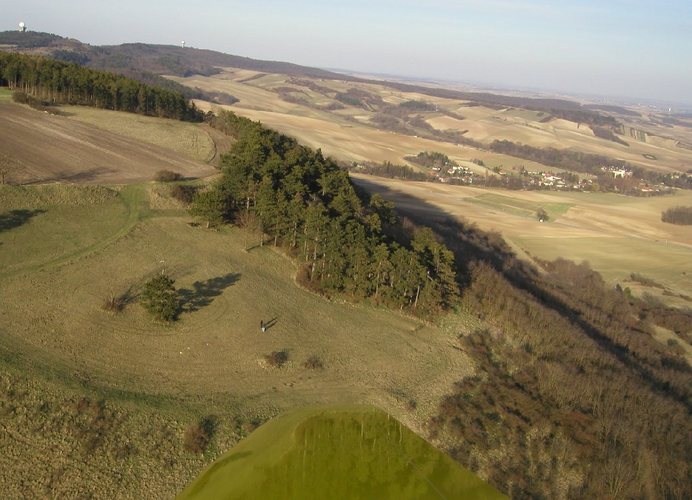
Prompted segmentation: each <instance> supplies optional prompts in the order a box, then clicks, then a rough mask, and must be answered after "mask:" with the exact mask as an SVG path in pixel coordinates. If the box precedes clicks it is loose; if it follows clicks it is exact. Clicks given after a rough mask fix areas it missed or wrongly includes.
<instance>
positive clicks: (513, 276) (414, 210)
mask: <svg viewBox="0 0 692 500" xmlns="http://www.w3.org/2000/svg"><path fill="white" fill-rule="evenodd" d="M351 180H352V181H353V182H354V184H356V185H357V186H358V187H360V188H362V189H365V190H366V191H368V192H369V193H379V194H380V195H381V196H382V197H383V198H385V199H387V200H390V201H393V202H395V203H396V210H397V212H399V213H400V214H401V215H403V216H405V217H407V218H409V219H410V220H412V221H413V222H415V223H417V224H420V225H424V226H429V227H431V228H432V229H433V230H435V231H436V232H437V234H438V235H439V236H440V237H442V239H443V240H444V243H445V244H446V245H447V247H448V248H449V249H450V250H451V251H452V252H453V253H454V260H455V264H456V266H457V279H458V282H459V285H460V287H461V288H462V290H463V289H464V287H465V286H467V285H468V284H469V283H470V280H471V273H470V269H469V264H470V263H471V262H472V261H473V260H480V261H483V262H485V263H487V264H489V265H490V266H491V267H493V268H494V269H495V270H496V271H497V272H498V273H500V274H501V275H502V276H504V278H505V279H506V280H507V281H508V282H509V283H510V284H511V285H513V286H514V287H516V288H518V289H520V290H523V291H525V292H528V293H529V294H530V295H531V296H532V297H533V298H534V299H536V300H537V301H538V302H539V303H541V304H542V305H544V306H545V307H547V308H549V309H552V310H553V311H554V312H556V313H557V314H559V315H560V316H562V317H564V318H567V319H568V320H570V321H571V322H572V323H573V324H574V325H576V326H578V327H579V329H580V330H581V331H583V332H584V334H585V335H586V336H587V337H589V338H590V339H592V340H593V341H594V342H596V344H598V345H599V346H600V347H601V348H602V349H603V350H604V351H605V352H607V353H609V354H610V355H611V356H613V357H614V358H615V359H617V360H618V361H619V362H620V363H621V364H622V365H623V366H625V367H627V368H628V369H630V370H632V371H633V372H634V373H636V374H637V375H638V376H639V377H641V379H642V380H643V381H644V382H645V383H646V384H647V385H649V387H651V389H653V390H654V391H655V392H658V393H659V394H661V395H664V396H666V397H669V398H672V399H674V400H675V401H677V402H679V403H681V404H682V405H684V406H685V407H686V409H687V411H688V412H690V411H692V402H690V400H689V399H688V397H687V394H684V393H681V392H680V391H679V390H677V389H675V388H674V387H671V386H670V384H669V383H668V382H667V381H665V380H661V379H660V378H659V377H657V376H656V374H655V373H654V372H653V371H652V370H651V369H650V368H649V367H647V366H646V361H645V360H643V359H638V358H637V353H635V352H632V351H631V350H630V349H628V348H627V346H624V345H622V344H620V343H618V342H616V341H615V340H614V339H612V338H611V337H610V336H609V335H608V333H607V332H606V331H605V330H602V329H601V328H599V326H597V325H595V324H594V323H592V322H590V321H589V320H587V319H586V318H583V317H582V312H581V311H579V310H578V309H577V308H575V307H573V306H571V305H570V304H568V303H567V302H565V301H564V300H563V299H562V298H561V297H559V296H558V295H557V294H556V293H554V291H553V290H551V287H550V285H549V284H548V283H545V281H544V280H543V279H542V278H541V275H540V273H539V272H538V270H537V269H536V268H535V266H533V265H531V264H529V263H527V262H525V261H522V260H520V259H519V258H517V256H516V255H515V254H514V252H513V251H512V250H511V249H510V248H509V246H508V245H507V244H506V242H505V241H504V240H503V239H502V236H501V235H499V234H498V233H489V232H484V231H481V230H479V229H478V228H476V227H475V226H474V225H473V224H468V223H465V222H462V221H460V220H459V219H458V218H456V217H455V216H453V215H452V214H449V213H448V212H445V211H444V210H442V209H440V208H438V207H436V206H434V205H432V204H430V203H428V202H426V201H424V200H421V199H419V198H416V197H414V196H411V195H408V194H404V193H401V192H398V191H394V190H392V189H390V188H388V187H387V186H383V185H381V184H378V183H376V182H373V181H369V180H365V179H354V178H351ZM597 306H598V305H597V304H593V305H591V307H597ZM683 371H689V367H685V369H684V370H683Z"/></svg>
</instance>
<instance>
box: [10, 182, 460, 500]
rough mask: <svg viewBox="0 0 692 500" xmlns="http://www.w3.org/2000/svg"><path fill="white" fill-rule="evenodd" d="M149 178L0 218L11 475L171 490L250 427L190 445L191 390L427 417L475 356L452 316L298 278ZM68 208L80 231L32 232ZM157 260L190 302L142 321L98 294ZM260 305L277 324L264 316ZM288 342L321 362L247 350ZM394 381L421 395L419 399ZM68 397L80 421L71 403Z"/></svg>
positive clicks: (58, 226)
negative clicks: (206, 222)
mask: <svg viewBox="0 0 692 500" xmlns="http://www.w3.org/2000/svg"><path fill="white" fill-rule="evenodd" d="M23 189H29V190H30V189H34V188H23ZM41 189H43V188H41ZM41 189H39V191H40V190H41ZM70 189H72V188H70ZM85 190H86V192H87V193H89V192H90V188H86V189H85ZM146 194H147V190H146V189H145V186H130V187H129V188H127V189H126V190H125V192H124V193H121V195H120V196H119V197H118V198H117V199H116V201H115V202H107V203H105V204H98V203H95V204H93V205H86V206H83V207H79V206H77V207H66V208H69V209H71V210H76V212H74V213H73V214H72V215H71V216H70V217H68V216H67V215H65V214H63V212H60V210H61V207H60V206H53V205H46V206H45V210H46V212H45V214H42V216H45V217H47V218H49V219H46V220H45V221H43V223H41V224H39V222H40V221H39V220H38V219H34V220H33V221H31V222H30V223H27V224H25V225H23V226H21V227H17V228H13V229H10V230H7V231H3V232H1V233H0V260H2V261H3V263H5V262H8V257H9V258H10V259H15V257H12V255H15V254H16V256H17V257H16V260H10V261H9V262H12V263H13V264H12V266H11V268H10V269H9V270H8V269H7V268H5V274H3V277H2V280H1V281H0V302H1V303H2V304H3V314H2V315H1V316H0V330H1V331H2V332H3V340H2V342H1V343H0V379H2V377H5V375H4V374H5V373H6V371H7V370H14V369H15V368H13V367H15V366H16V368H17V369H18V370H21V372H22V373H23V374H24V375H23V377H25V379H26V380H25V382H22V383H19V382H17V381H16V380H15V379H16V377H14V376H12V377H10V376H9V375H8V376H7V377H9V378H7V377H5V379H6V380H7V382H6V383H5V385H3V390H4V391H5V392H4V393H2V394H0V397H2V398H3V400H2V405H0V410H1V411H10V412H11V413H10V414H3V437H2V438H0V440H4V441H1V442H2V443H3V450H4V453H3V458H1V459H0V466H2V467H0V468H1V469H2V473H0V474H1V475H2V477H0V482H2V484H3V485H4V486H5V487H6V491H10V492H18V491H19V489H20V488H21V491H22V492H23V493H22V494H28V495H30V496H43V495H45V494H46V492H48V491H50V492H51V494H64V495H66V496H75V495H77V494H86V493H89V494H93V495H94V496H98V497H103V496H113V495H114V492H115V491H127V492H135V491H137V492H142V494H144V495H145V496H149V497H152V496H172V495H173V494H174V493H175V492H177V491H179V490H180V488H181V487H182V485H183V484H185V483H186V482H188V481H189V480H190V479H191V477H192V475H194V473H195V471H196V470H199V468H200V467H201V464H202V463H208V460H211V459H213V458H214V457H215V456H217V454H218V452H219V451H223V450H225V449H227V448H228V447H229V446H230V444H229V443H230V442H231V441H233V440H234V439H237V436H238V434H237V432H240V433H242V432H244V431H243V430H242V429H240V430H238V429H236V427H237V425H236V424H235V423H231V422H229V421H226V420H223V419H222V420H221V421H220V422H219V427H218V428H217V432H216V433H215V434H214V435H215V436H217V437H214V438H212V439H211V440H208V441H206V445H207V446H206V450H207V451H206V452H205V454H204V457H201V456H200V455H197V454H196V453H197V451H195V452H194V453H195V455H190V454H189V452H186V451H185V443H186V441H188V442H189V443H188V444H189V446H187V448H188V449H194V450H202V449H203V448H204V446H197V445H198V444H200V443H201V441H200V439H199V438H200V436H202V434H201V433H199V432H195V431H194V429H193V431H187V432H188V434H189V435H188V437H187V438H186V430H185V429H187V428H191V427H194V425H195V424H194V422H199V414H197V413H196V412H197V409H196V408H206V409H205V410H204V412H205V413H203V414H208V412H209V411H215V412H218V413H219V414H224V415H231V416H233V415H240V416H241V419H242V420H243V421H251V422H255V421H256V420H257V419H258V418H259V419H260V420H266V419H267V418H268V417H270V416H272V415H274V414H276V412H277V411H278V409H286V408H292V407H295V406H300V405H308V404H323V403H336V402H359V403H370V404H375V405H377V406H379V407H382V408H384V409H386V410H387V411H389V412H391V413H392V414H393V415H395V416H397V417H398V418H400V419H401V420H402V421H405V422H406V423H407V425H409V426H411V427H412V428H415V429H418V430H419V431H420V430H421V429H422V425H423V422H424V421H425V419H426V418H427V417H428V416H430V415H431V414H432V412H433V411H434V410H435V407H436V405H437V402H438V401H439V399H440V398H441V397H442V396H443V395H444V394H446V393H447V392H448V391H449V390H450V389H451V387H452V385H453V382H454V380H456V378H457V377H458V376H460V374H464V373H466V374H469V373H471V370H472V369H471V367H470V366H469V365H468V362H467V358H466V356H465V355H464V353H462V352H460V351H458V350H456V349H454V348H453V347H451V345H452V340H453V338H454V333H452V332H447V331H442V330H438V329H436V328H433V327H430V326H426V325H423V324H420V323H419V322H417V321H415V320H412V319H409V318H404V317H401V316H399V315H397V314H393V313H392V312H390V311H384V310H376V309H371V308H368V307H354V306H351V305H347V304H339V303H334V302H329V301H327V300H325V299H323V298H321V297H318V296H316V295H314V294H312V293H309V292H307V291H305V290H303V289H301V288H299V287H298V286H296V284H295V282H294V280H293V273H294V269H293V267H292V265H291V264H290V261H288V260H287V259H286V258H285V257H284V256H282V255H281V254H280V253H278V252H276V251H275V250H274V249H272V248H271V247H269V246H264V247H258V248H255V249H253V250H251V251H249V252H246V251H244V245H245V236H244V234H243V233H242V232H241V231H240V230H238V229H223V230H221V231H207V230H204V229H202V228H200V227H191V226H189V225H188V224H187V222H188V220H189V219H188V217H187V216H186V213H185V212H184V211H182V210H180V211H171V210H168V211H166V212H158V211H150V210H149V209H148V207H147V205H146V198H144V199H141V198H140V197H141V196H145V195H146ZM29 198H31V197H29ZM118 207H120V208H118ZM114 209H117V210H123V212H122V215H121V217H120V219H118V218H117V217H113V212H112V211H111V210H114ZM61 214H62V215H61ZM163 214H165V216H164V215H163ZM73 219H74V220H78V221H79V228H80V231H75V232H73V233H70V236H69V238H66V237H65V235H66V234H67V233H65V232H63V233H62V235H63V237H62V238H57V237H56V238H55V239H52V240H51V239H50V238H48V239H47V241H46V242H44V243H41V237H45V234H44V231H45V230H46V228H48V227H54V228H55V231H56V234H58V233H60V231H64V230H65V227H66V226H67V225H69V221H70V220H73ZM104 219H114V220H115V222H114V223H113V224H112V225H111V226H108V225H104V224H103V220H104ZM34 222H35V224H34ZM106 229H107V230H106ZM39 236H40V237H39ZM10 241H11V242H12V244H11V245H9V244H8V243H9V242H10ZM10 249H12V252H11V253H9V254H8V250H10ZM49 249H50V250H49ZM20 256H21V258H20ZM162 267H163V268H165V269H166V271H167V272H168V273H169V274H171V275H172V276H173V277H174V278H175V279H176V288H177V289H178V290H179V291H180V292H181V297H182V300H183V301H184V303H185V307H184V312H183V313H182V314H181V317H180V320H179V321H178V322H176V323H175V324H173V325H161V324H156V323H153V322H152V321H151V319H150V318H149V316H148V315H147V314H146V313H145V312H144V311H143V310H142V308H140V307H124V308H123V309H122V310H121V311H120V312H119V313H118V314H110V313H108V312H107V311H104V310H103V308H102V306H103V299H104V297H108V296H109V294H110V293H111V291H121V290H128V289H131V288H132V287H134V288H136V287H137V286H138V285H141V283H143V282H144V281H146V279H147V278H148V277H149V276H151V273H153V272H157V271H158V270H159V269H161V268H162ZM119 296H120V295H118V294H117V293H113V297H114V298H117V297H119ZM118 302H119V300H118ZM262 318H264V319H266V318H272V322H271V324H272V326H271V327H270V328H269V329H268V330H267V331H266V332H265V333H263V334H260V333H258V328H257V324H258V322H259V320H260V319H262ZM282 351H283V352H286V353H290V357H291V359H300V360H303V359H309V358H310V357H311V356H312V355H314V353H316V352H318V353H320V357H319V362H320V363H321V364H322V369H321V370H320V373H319V377H315V376H314V373H315V372H313V371H312V370H310V371H306V370H305V368H304V367H303V365H302V363H301V364H299V363H290V362H288V363H284V364H283V367H282V369H281V370H274V369H271V370H268V369H266V368H264V367H262V366H261V365H260V364H258V363H257V359H261V358H262V356H263V354H264V353H273V352H276V353H280V352H282ZM278 356H279V355H277V360H279V358H278ZM279 361H280V360H279ZM284 361H285V359H284ZM8 363H9V365H8ZM311 366H314V367H317V366H318V363H317V361H315V362H314V363H312V365H311ZM5 379H2V380H5ZM45 380H51V381H52V382H51V384H53V385H52V386H51V387H50V388H47V387H46V386H45V384H46V383H47V382H45V383H44V381H45ZM3 383H4V382H3ZM392 387H397V388H401V390H402V391H404V392H405V393H406V394H408V395H410V396H409V397H410V398H415V399H416V401H418V407H417V409H416V411H415V412H410V411H407V410H406V408H405V401H403V400H401V399H400V398H399V397H398V396H396V395H395V394H393V393H392V390H391V388H392ZM17 391H20V392H21V391H25V392H24V393H22V395H21V397H19V396H18V395H17ZM85 392H86V394H85ZM72 394H74V401H75V403H74V404H73V403H66V404H67V406H65V409H61V408H62V405H63V403H62V401H72V398H73V397H72V396H71V395H72ZM83 397H86V398H87V399H88V401H89V403H88V404H87V403H85V404H83V405H81V406H80V405H78V404H77V403H78V402H79V401H80V400H81V399H82V398H83ZM12 398H14V399H12ZM102 399H103V400H104V401H105V402H104V403H99V401H101V400H102ZM9 400H11V403H7V401H9ZM75 405H77V406H80V408H81V410H79V411H78V417H75V418H78V421H79V423H78V424H75V425H78V427H77V431H78V432H79V433H80V434H79V436H82V437H79V438H78V439H74V438H72V437H70V436H71V434H70V432H71V431H69V429H68V427H69V426H71V425H73V424H72V423H70V422H71V421H69V420H67V421H66V420H65V419H68V416H69V415H71V413H69V412H74V411H77V410H72V409H69V408H76V406H75ZM68 407H69V408H68ZM214 408H215V409H214ZM68 410H69V411H68ZM38 415H40V417H39V416H38ZM243 415H246V417H243ZM69 418H72V417H69ZM229 418H230V417H229ZM27 422H30V424H27ZM66 426H67V427H66ZM241 427H242V426H241ZM77 431H75V432H77ZM202 444H204V443H202ZM56 454H57V455H56ZM32 464H42V465H37V466H35V467H32ZM46 464H50V466H49V465H46ZM131 467H134V469H135V470H133V469H131ZM56 470H57V471H60V470H62V471H63V472H60V473H55V471H56ZM27 471H31V473H29V472H27ZM87 477H88V478H89V481H86V480H85V478H87ZM10 496H16V495H14V493H12V494H11V495H10Z"/></svg>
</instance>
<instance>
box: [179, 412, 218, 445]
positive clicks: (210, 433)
mask: <svg viewBox="0 0 692 500" xmlns="http://www.w3.org/2000/svg"><path fill="white" fill-rule="evenodd" d="M215 431H216V417H213V416H208V417H204V418H203V419H202V420H200V421H199V422H197V423H194V424H192V425H190V426H189V427H188V428H187V429H186V430H185V436H184V438H183V446H184V448H185V449H186V450H187V451H189V452H190V453H204V452H205V451H206V449H207V447H208V446H209V443H210V442H211V440H212V438H213V437H214V432H215Z"/></svg>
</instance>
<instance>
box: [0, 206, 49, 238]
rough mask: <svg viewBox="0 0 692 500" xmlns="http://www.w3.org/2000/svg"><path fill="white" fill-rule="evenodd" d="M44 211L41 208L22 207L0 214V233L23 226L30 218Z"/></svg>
mask: <svg viewBox="0 0 692 500" xmlns="http://www.w3.org/2000/svg"><path fill="white" fill-rule="evenodd" d="M44 212H45V210H41V209H38V210H27V209H23V208H22V209H18V210H10V211H9V212H7V213H4V214H0V233H2V232H3V231H9V230H10V229H15V228H17V227H20V226H23V225H24V224H26V223H27V222H29V221H30V220H31V219H32V218H34V217H36V216H37V215H40V214H42V213H44Z"/></svg>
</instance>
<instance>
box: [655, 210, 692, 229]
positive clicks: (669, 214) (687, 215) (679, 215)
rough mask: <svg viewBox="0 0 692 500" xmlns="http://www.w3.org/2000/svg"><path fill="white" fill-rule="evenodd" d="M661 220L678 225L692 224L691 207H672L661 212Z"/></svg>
mask: <svg viewBox="0 0 692 500" xmlns="http://www.w3.org/2000/svg"><path fill="white" fill-rule="evenodd" d="M661 220H662V221H663V222H668V223H670V224H678V225H680V226H689V225H692V207H673V208H669V209H668V210H666V211H665V212H663V213H662V214H661Z"/></svg>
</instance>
